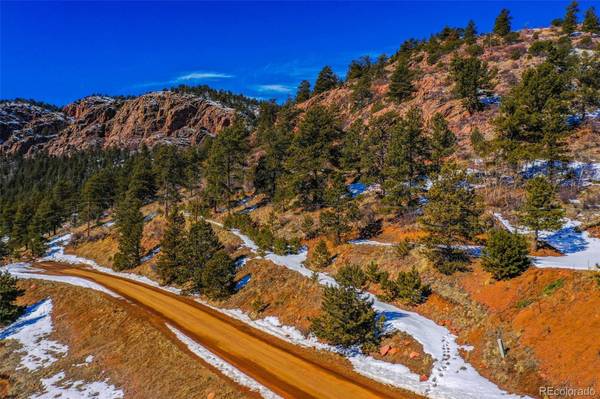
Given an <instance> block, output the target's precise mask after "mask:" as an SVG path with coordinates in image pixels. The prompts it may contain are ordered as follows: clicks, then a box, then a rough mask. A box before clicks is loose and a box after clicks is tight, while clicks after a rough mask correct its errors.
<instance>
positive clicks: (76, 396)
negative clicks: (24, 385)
mask: <svg viewBox="0 0 600 399" xmlns="http://www.w3.org/2000/svg"><path fill="white" fill-rule="evenodd" d="M42 385H43V387H44V393H42V394H38V395H33V396H30V398H29V399H55V398H61V399H82V398H89V399H92V398H93V399H121V398H123V397H124V396H125V394H124V392H123V390H122V389H117V388H116V387H115V386H114V385H111V384H109V383H108V382H106V381H99V382H84V381H68V380H65V373H64V372H62V371H61V372H60V373H57V374H55V375H53V376H52V377H49V378H42Z"/></svg>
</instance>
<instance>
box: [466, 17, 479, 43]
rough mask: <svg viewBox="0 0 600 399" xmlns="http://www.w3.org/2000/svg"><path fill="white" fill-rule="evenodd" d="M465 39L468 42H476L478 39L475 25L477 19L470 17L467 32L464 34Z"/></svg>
mask: <svg viewBox="0 0 600 399" xmlns="http://www.w3.org/2000/svg"><path fill="white" fill-rule="evenodd" d="M463 39H464V40H465V42H466V43H467V44H474V43H475V41H476V40H477V28H476V26H475V21H473V20H472V19H470V20H469V23H467V26H466V28H465V32H464V34H463Z"/></svg>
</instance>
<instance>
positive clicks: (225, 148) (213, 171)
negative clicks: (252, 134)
mask: <svg viewBox="0 0 600 399" xmlns="http://www.w3.org/2000/svg"><path fill="white" fill-rule="evenodd" d="M246 138H247V132H246V127H245V126H244V122H243V121H242V119H241V118H236V120H235V121H234V123H233V124H232V125H231V126H228V127H227V128H225V129H223V131H221V133H219V135H218V136H217V138H216V139H215V140H214V141H213V143H212V144H211V146H210V151H209V156H208V159H207V161H206V168H205V169H206V179H207V192H208V193H209V196H210V198H211V199H212V201H213V203H214V204H215V205H216V204H217V203H220V202H225V203H226V204H227V207H228V208H229V207H230V206H231V204H232V199H233V196H234V194H236V192H237V191H238V190H239V189H240V187H241V183H242V180H243V170H242V167H243V165H244V160H245V158H246V153H247V149H248V146H247V143H246Z"/></svg>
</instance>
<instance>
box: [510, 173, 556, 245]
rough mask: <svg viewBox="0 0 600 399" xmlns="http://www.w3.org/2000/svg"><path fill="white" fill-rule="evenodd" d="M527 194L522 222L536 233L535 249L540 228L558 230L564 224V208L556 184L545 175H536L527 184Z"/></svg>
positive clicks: (522, 212) (522, 210) (521, 217)
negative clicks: (558, 196)
mask: <svg viewBox="0 0 600 399" xmlns="http://www.w3.org/2000/svg"><path fill="white" fill-rule="evenodd" d="M525 188H526V190H527V196H526V199H525V203H524V204H523V206H522V208H521V215H520V219H521V223H522V224H523V225H525V226H527V227H529V229H530V230H532V231H533V233H534V243H533V245H534V250H537V242H538V237H539V232H540V230H556V229H558V228H560V227H561V226H562V220H563V217H564V209H563V208H562V206H561V205H560V203H559V202H558V200H557V199H556V191H555V188H554V185H552V183H551V182H550V181H549V180H548V179H547V178H546V177H545V176H536V177H534V178H533V179H531V180H529V181H528V182H527V184H526V186H525Z"/></svg>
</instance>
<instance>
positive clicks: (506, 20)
mask: <svg viewBox="0 0 600 399" xmlns="http://www.w3.org/2000/svg"><path fill="white" fill-rule="evenodd" d="M511 20H512V17H511V16H510V11H509V10H507V9H506V8H503V9H502V10H501V11H500V14H498V16H497V17H496V21H495V22H494V34H496V35H498V36H500V37H506V36H507V35H508V34H509V33H510V32H511V30H512V27H511V23H510V21H511Z"/></svg>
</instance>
